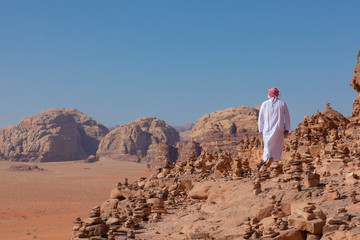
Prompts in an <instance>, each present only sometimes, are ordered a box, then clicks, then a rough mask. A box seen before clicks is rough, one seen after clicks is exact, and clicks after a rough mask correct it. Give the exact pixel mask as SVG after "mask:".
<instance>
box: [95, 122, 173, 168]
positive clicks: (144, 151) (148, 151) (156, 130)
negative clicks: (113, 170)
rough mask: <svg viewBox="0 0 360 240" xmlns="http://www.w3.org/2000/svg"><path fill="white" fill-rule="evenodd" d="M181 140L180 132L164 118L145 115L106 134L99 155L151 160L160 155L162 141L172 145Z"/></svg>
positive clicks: (130, 159) (132, 159)
mask: <svg viewBox="0 0 360 240" xmlns="http://www.w3.org/2000/svg"><path fill="white" fill-rule="evenodd" d="M179 140H180V137H179V133H178V132H177V131H176V130H175V129H174V128H173V127H171V126H169V125H168V124H166V123H165V122H164V121H163V120H160V119H157V118H155V117H143V118H139V119H137V120H135V121H133V122H131V123H129V124H126V125H123V126H120V127H118V128H116V129H114V130H112V131H111V132H110V133H109V134H108V135H106V137H105V138H104V139H103V140H102V141H101V142H100V144H99V149H98V151H97V156H98V157H109V158H112V159H117V160H126V161H135V162H140V161H142V162H149V161H150V160H151V159H155V156H156V155H158V156H157V157H159V154H158V150H159V151H160V149H158V145H159V144H160V143H161V142H164V144H166V145H168V146H172V145H174V144H175V143H176V142H178V141H179ZM162 152H164V149H163V150H162ZM165 152H166V151H165ZM165 152H164V153H165ZM166 154H168V153H166ZM169 154H170V153H169Z"/></svg>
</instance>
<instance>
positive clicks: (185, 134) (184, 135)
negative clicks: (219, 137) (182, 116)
mask: <svg viewBox="0 0 360 240" xmlns="http://www.w3.org/2000/svg"><path fill="white" fill-rule="evenodd" d="M194 125H195V124H194V123H188V124H186V125H183V126H174V128H175V129H176V130H177V131H178V132H179V134H180V140H181V141H189V135H190V133H191V130H192V128H193V127H194Z"/></svg>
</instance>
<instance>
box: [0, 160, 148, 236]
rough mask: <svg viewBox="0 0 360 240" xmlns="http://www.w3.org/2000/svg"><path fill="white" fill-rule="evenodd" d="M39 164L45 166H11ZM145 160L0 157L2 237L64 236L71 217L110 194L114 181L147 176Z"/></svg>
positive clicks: (69, 229)
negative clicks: (47, 160)
mask: <svg viewBox="0 0 360 240" xmlns="http://www.w3.org/2000/svg"><path fill="white" fill-rule="evenodd" d="M20 164H26V165H37V166H38V167H39V168H44V169H45V170H44V171H37V170H33V171H23V172H18V171H17V172H16V171H9V170H8V169H9V168H10V167H11V166H15V165H20ZM150 175H151V172H149V171H147V170H146V166H145V164H139V163H134V162H121V161H115V160H109V159H100V161H98V162H95V163H84V162H81V161H74V162H57V163H36V164H31V163H15V162H0V240H23V239H24V240H29V239H43V240H67V239H70V238H71V231H72V227H73V221H74V220H75V218H77V217H81V218H82V219H85V218H86V217H87V214H88V213H89V212H90V210H91V208H92V207H95V206H97V205H101V204H102V203H103V202H104V201H105V200H107V199H109V195H110V191H111V190H112V189H113V188H114V187H115V186H116V184H117V183H118V182H120V181H121V182H124V178H125V177H127V178H128V179H129V182H133V181H136V180H138V179H139V178H140V177H148V176H150Z"/></svg>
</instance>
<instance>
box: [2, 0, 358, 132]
mask: <svg viewBox="0 0 360 240" xmlns="http://www.w3.org/2000/svg"><path fill="white" fill-rule="evenodd" d="M359 9H360V1H358V0H357V1H349V0H347V1H338V0H336V1H335V0H334V1H331V0H317V1H310V0H307V1H289V0H286V1H285V0H284V1H280V0H274V1H268V0H263V1H260V0H257V1H255V0H254V1H241V0H236V1H230V0H226V1H220V0H218V1H212V0H196V1H194V0H191V1H190V0H181V1H180V0H172V1H169V0H164V1H158V0H152V1H149V0H143V1H140V0H137V1H130V0H129V1H120V0H116V1H95V0H76V1H73V0H71V1H70V0H62V1H48V0H43V1H40V0H34V1H28V0H24V1H18V0H11V1H9V0H6V1H5V0H0V87H1V91H0V102H1V104H0V113H1V115H0V116H1V117H0V128H3V127H6V126H7V125H17V124H18V123H19V122H20V120H21V119H22V118H24V117H26V116H28V115H31V114H37V113H39V112H40V111H42V110H45V109H48V108H53V107H66V108H76V109H78V110H80V111H81V112H84V113H86V114H88V115H89V116H91V117H93V118H94V119H96V120H98V121H99V122H101V123H103V124H104V125H106V126H112V125H114V124H119V125H122V124H126V123H128V122H130V121H133V120H135V119H137V118H139V117H143V116H155V117H157V118H159V119H163V120H165V121H166V122H167V123H169V124H171V125H183V124H186V123H190V122H196V121H197V119H199V118H200V117H201V116H202V115H204V114H206V113H210V112H213V111H217V110H222V109H225V108H228V107H238V106H241V105H249V106H257V105H260V104H261V103H262V102H263V101H264V100H266V99H267V98H266V97H267V89H268V88H270V87H278V88H279V90H280V91H281V93H282V99H283V100H285V101H286V102H287V104H288V107H289V109H290V114H291V117H292V129H294V128H295V127H296V125H297V124H298V123H299V122H300V121H301V120H302V119H303V116H304V115H311V114H312V113H316V111H317V110H320V111H323V110H324V107H325V103H327V102H330V103H331V106H332V107H333V108H334V109H335V110H338V111H339V112H341V113H342V114H344V115H345V116H349V115H350V113H351V110H352V102H353V100H354V99H355V98H356V92H355V91H354V90H353V89H352V88H351V87H350V86H349V84H350V81H351V77H352V75H353V69H354V66H355V63H356V56H357V53H358V50H359V48H360V24H359V23H360V21H359V13H360V12H359Z"/></svg>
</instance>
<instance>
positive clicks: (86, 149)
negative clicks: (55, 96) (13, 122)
mask: <svg viewBox="0 0 360 240" xmlns="http://www.w3.org/2000/svg"><path fill="white" fill-rule="evenodd" d="M107 133H108V129H107V128H106V127H105V126H103V125H101V124H100V123H98V122H97V121H95V120H94V119H92V118H91V117H89V116H87V115H85V114H83V113H81V112H79V111H77V110H76V109H65V108H52V109H48V110H45V111H42V112H41V113H39V114H37V115H32V116H28V117H26V118H24V119H23V120H22V121H21V122H20V124H19V125H18V126H8V127H6V128H4V129H1V130H0V158H1V159H2V160H10V161H40V162H49V161H70V160H79V159H85V158H87V157H88V156H89V155H91V154H95V152H96V150H97V147H98V144H99V142H100V140H101V139H102V138H103V137H104V136H105V135H106V134H107Z"/></svg>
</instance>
